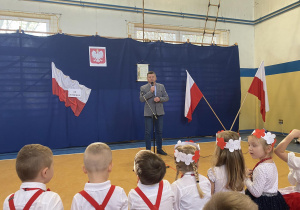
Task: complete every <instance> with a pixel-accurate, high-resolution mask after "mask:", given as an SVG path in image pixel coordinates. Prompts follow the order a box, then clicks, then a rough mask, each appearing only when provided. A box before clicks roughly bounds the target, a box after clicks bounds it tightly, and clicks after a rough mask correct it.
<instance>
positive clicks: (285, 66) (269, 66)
mask: <svg viewBox="0 0 300 210" xmlns="http://www.w3.org/2000/svg"><path fill="white" fill-rule="evenodd" d="M295 2H296V3H297V2H298V1H295V0H294V1H280V0H274V1H268V0H259V1H258V0H256V1H255V9H254V11H255V13H254V17H255V19H258V18H260V17H262V16H264V15H266V14H269V13H272V12H274V11H276V10H279V9H280V8H284V7H287V6H288V5H291V4H293V3H294V4H296V3H295ZM299 25H300V7H299V6H298V7H296V8H294V9H290V10H289V11H287V12H285V13H282V14H278V15H277V16H275V17H273V18H271V19H269V20H266V21H264V22H262V23H259V24H256V25H255V39H254V40H255V41H254V42H255V52H254V54H255V69H243V70H241V93H242V96H241V99H242V100H243V98H244V95H245V93H246V92H247V90H248V88H249V86H250V84H251V82H252V76H253V75H254V74H255V71H256V70H257V68H258V67H259V65H260V62H261V61H262V60H264V62H265V66H266V75H267V86H268V95H269V103H270V111H269V112H268V113H267V115H266V122H265V123H263V121H262V119H261V115H260V113H259V106H258V101H257V99H256V98H255V97H254V96H252V95H248V97H247V99H246V102H245V104H244V107H243V108H242V112H241V116H240V129H242V130H246V129H253V128H255V127H256V128H263V127H264V128H266V129H268V130H271V131H276V132H284V133H288V132H290V130H292V129H293V128H299V116H300V110H299V108H298V107H299V102H300V99H299V92H300V85H299V81H300V47H299V46H300V36H299V34H300V28H299ZM250 76H251V77H250ZM253 113H255V114H253ZM279 119H282V120H283V125H280V124H279V123H278V120H279Z"/></svg>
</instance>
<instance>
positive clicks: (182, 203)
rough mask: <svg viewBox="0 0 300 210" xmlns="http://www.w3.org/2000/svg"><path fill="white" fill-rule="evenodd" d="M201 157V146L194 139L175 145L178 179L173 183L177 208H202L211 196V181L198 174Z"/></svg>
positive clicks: (190, 209)
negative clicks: (179, 176)
mask: <svg viewBox="0 0 300 210" xmlns="http://www.w3.org/2000/svg"><path fill="white" fill-rule="evenodd" d="M199 157H200V147H199V145H198V144H195V143H194V142H193V141H186V142H181V141H178V142H177V144H176V145H175V153H174V159H175V164H176V171H177V173H176V178H175V180H176V181H175V182H173V184H172V190H173V192H174V194H175V203H174V209H175V210H177V209H180V210H184V209H189V210H193V209H197V210H198V209H202V208H203V207H204V205H205V204H206V203H207V202H208V201H209V199H210V197H211V186H210V182H209V181H208V179H207V178H206V177H205V176H202V175H201V174H198V165H199ZM179 173H180V174H181V178H180V179H178V175H179Z"/></svg>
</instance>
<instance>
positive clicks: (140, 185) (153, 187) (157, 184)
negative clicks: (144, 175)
mask: <svg viewBox="0 0 300 210" xmlns="http://www.w3.org/2000/svg"><path fill="white" fill-rule="evenodd" d="M158 186H159V183H156V184H151V185H145V184H142V183H141V181H140V180H139V182H138V187H139V188H140V189H141V190H142V191H144V190H151V189H157V188H158Z"/></svg>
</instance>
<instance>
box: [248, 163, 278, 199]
mask: <svg viewBox="0 0 300 210" xmlns="http://www.w3.org/2000/svg"><path fill="white" fill-rule="evenodd" d="M252 178H253V181H251V180H250V179H249V178H247V179H246V181H245V184H246V186H247V188H248V190H249V191H250V193H251V194H252V195H253V196H254V197H256V198H258V197H260V196H261V195H262V194H263V193H277V191H278V171H277V167H276V165H275V163H260V164H259V165H258V166H257V167H256V168H255V170H254V171H253V175H252Z"/></svg>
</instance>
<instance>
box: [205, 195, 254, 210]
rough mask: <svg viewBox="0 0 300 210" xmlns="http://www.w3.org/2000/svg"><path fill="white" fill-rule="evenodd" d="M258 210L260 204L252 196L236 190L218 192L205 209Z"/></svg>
mask: <svg viewBox="0 0 300 210" xmlns="http://www.w3.org/2000/svg"><path fill="white" fill-rule="evenodd" d="M219 209H230V210H231V209H234V210H258V206H257V204H256V203H254V201H252V200H251V198H250V197H249V196H247V195H245V194H243V193H239V192H236V191H228V192H218V193H216V194H214V195H213V196H212V197H211V199H210V200H209V201H208V202H207V203H206V204H205V206H204V208H203V210H219Z"/></svg>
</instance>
